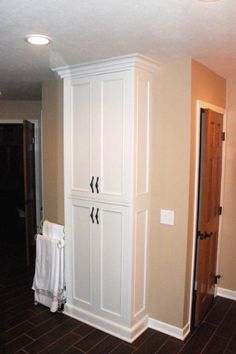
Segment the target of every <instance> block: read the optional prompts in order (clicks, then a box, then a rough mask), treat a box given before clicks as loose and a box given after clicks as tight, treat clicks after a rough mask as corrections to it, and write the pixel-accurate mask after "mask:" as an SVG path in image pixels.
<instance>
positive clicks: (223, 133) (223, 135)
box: [222, 132, 225, 141]
mask: <svg viewBox="0 0 236 354" xmlns="http://www.w3.org/2000/svg"><path fill="white" fill-rule="evenodd" d="M222 141H225V132H222Z"/></svg>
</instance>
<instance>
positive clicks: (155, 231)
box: [148, 58, 191, 328]
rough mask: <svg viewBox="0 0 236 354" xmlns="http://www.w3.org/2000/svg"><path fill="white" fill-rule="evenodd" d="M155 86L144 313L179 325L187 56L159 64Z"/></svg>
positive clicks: (187, 152)
mask: <svg viewBox="0 0 236 354" xmlns="http://www.w3.org/2000/svg"><path fill="white" fill-rule="evenodd" d="M155 85H156V87H155V93H154V121H153V125H152V141H153V146H152V150H153V154H152V156H153V160H152V209H151V226H150V248H149V272H148V273H149V315H150V317H152V318H154V319H157V320H159V321H162V322H166V323H168V324H171V325H174V326H177V327H180V328H182V327H183V312H184V298H185V273H186V257H187V227H188V201H189V161H190V133H191V120H190V117H191V59H190V58H185V59H181V60H176V61H173V62H171V63H166V64H162V65H160V67H159V68H158V71H157V75H156V80H155ZM160 209H169V210H174V212H175V222H174V225H173V226H169V225H163V224H160Z"/></svg>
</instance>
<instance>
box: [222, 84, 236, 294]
mask: <svg viewBox="0 0 236 354" xmlns="http://www.w3.org/2000/svg"><path fill="white" fill-rule="evenodd" d="M226 137H227V138H226V142H225V144H226V160H225V175H224V199H223V216H222V217H223V224H222V238H221V255H220V262H219V273H220V274H221V275H222V278H221V279H220V281H219V286H220V287H222V288H225V289H229V290H233V291H236V276H235V270H236V256H235V250H236V232H235V230H236V218H235V215H236V204H235V200H236V79H230V80H228V81H227V128H226Z"/></svg>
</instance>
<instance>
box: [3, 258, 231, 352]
mask: <svg viewBox="0 0 236 354" xmlns="http://www.w3.org/2000/svg"><path fill="white" fill-rule="evenodd" d="M11 256H13V258H11V259H9V257H8V256H6V255H4V254H2V255H1V261H0V266H1V269H3V271H2V272H1V274H0V353H1V354H11V353H22V354H27V353H28V354H33V353H52V354H53V353H55V354H58V353H67V354H79V353H94V354H105V353H112V354H118V353H120V354H126V353H136V354H152V353H161V354H177V353H185V354H188V353H189V354H190V353H191V354H200V353H204V354H206V353H225V354H233V353H236V302H234V301H232V300H227V299H223V298H216V299H215V302H214V305H213V308H212V310H211V311H210V312H209V314H208V315H207V317H206V318H205V320H204V321H203V323H202V325H201V326H200V327H199V328H198V329H195V330H194V331H193V332H192V333H191V334H190V335H189V336H188V338H186V340H185V341H184V342H182V341H180V340H177V339H175V338H172V337H170V336H168V335H166V334H163V333H160V332H157V331H154V330H152V329H148V330H146V331H145V332H144V333H143V334H142V335H141V336H140V337H139V338H138V339H137V340H136V341H135V342H133V343H132V344H129V343H126V342H124V341H122V340H120V339H118V338H115V337H113V336H111V335H108V334H106V333H104V332H102V331H100V330H98V329H95V328H93V327H91V326H88V325H86V324H84V323H82V322H80V321H76V320H74V319H72V318H70V317H67V316H66V315H63V314H59V313H56V314H52V313H50V311H49V310H48V309H47V308H45V307H43V306H41V305H38V306H35V305H34V302H33V292H32V290H31V284H32V277H33V271H32V270H30V269H27V268H26V267H25V266H24V264H23V262H22V261H20V260H19V259H17V258H14V252H13V255H12V254H11Z"/></svg>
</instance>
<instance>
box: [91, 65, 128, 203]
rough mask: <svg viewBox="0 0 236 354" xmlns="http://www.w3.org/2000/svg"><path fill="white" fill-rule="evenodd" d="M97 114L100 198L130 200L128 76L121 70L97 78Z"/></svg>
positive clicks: (97, 158) (113, 200)
mask: <svg viewBox="0 0 236 354" xmlns="http://www.w3.org/2000/svg"><path fill="white" fill-rule="evenodd" d="M96 87H97V91H98V92H99V96H96V98H97V101H96V113H97V119H99V121H100V130H99V134H98V135H97V140H96V144H97V147H96V162H95V164H96V171H97V176H96V178H99V179H98V180H96V181H98V190H99V199H103V200H105V201H111V202H129V201H130V195H131V190H130V178H131V171H132V166H131V161H132V158H131V153H132V149H131V146H132V134H131V119H132V112H131V111H130V107H131V105H130V101H131V95H132V92H131V89H132V86H131V73H130V72H129V71H123V72H118V73H112V74H105V75H100V76H99V77H97V79H96Z"/></svg>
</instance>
